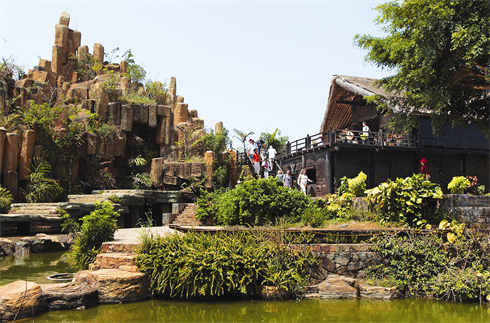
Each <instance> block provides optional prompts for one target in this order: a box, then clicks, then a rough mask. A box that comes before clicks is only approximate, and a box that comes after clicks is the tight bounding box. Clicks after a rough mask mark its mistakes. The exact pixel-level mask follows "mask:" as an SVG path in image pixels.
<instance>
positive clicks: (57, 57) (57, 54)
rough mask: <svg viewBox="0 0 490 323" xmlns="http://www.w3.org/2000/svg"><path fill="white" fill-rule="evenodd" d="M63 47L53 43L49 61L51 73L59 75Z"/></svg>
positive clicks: (61, 68) (61, 65)
mask: <svg viewBox="0 0 490 323" xmlns="http://www.w3.org/2000/svg"><path fill="white" fill-rule="evenodd" d="M63 53H64V51H63V47H62V46H61V45H58V44H54V45H53V49H52V52H51V54H52V57H51V62H52V69H53V73H55V74H58V75H61V74H62V73H61V72H62V70H63V64H64V61H63Z"/></svg>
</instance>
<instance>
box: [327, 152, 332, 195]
mask: <svg viewBox="0 0 490 323" xmlns="http://www.w3.org/2000/svg"><path fill="white" fill-rule="evenodd" d="M325 167H326V168H327V169H326V172H325V174H326V176H325V177H326V178H325V189H326V191H327V194H332V193H334V191H333V174H334V173H333V155H332V152H331V151H330V150H328V149H326V150H325Z"/></svg>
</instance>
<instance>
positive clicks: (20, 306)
mask: <svg viewBox="0 0 490 323" xmlns="http://www.w3.org/2000/svg"><path fill="white" fill-rule="evenodd" d="M45 307H46V300H45V298H44V294H43V291H42V289H41V286H40V285H38V284H36V283H32V282H26V281H23V280H19V281H16V282H13V283H10V284H7V285H5V286H0V317H1V319H2V320H4V321H11V320H14V318H15V319H22V318H25V317H31V316H32V314H33V313H38V312H40V311H42V310H44V308H45Z"/></svg>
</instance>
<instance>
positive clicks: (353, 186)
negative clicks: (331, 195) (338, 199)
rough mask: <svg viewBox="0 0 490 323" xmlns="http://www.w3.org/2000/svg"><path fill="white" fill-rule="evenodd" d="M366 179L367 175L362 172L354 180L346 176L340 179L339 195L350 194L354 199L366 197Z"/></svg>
mask: <svg viewBox="0 0 490 323" xmlns="http://www.w3.org/2000/svg"><path fill="white" fill-rule="evenodd" d="M366 179H367V175H366V174H364V172H362V171H361V172H360V173H359V174H358V175H357V176H356V177H354V178H347V176H344V177H342V178H341V179H340V187H339V189H338V190H337V193H338V194H339V195H343V194H345V193H350V194H352V195H353V197H362V196H366V193H365V190H366Z"/></svg>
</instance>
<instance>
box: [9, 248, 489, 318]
mask: <svg viewBox="0 0 490 323" xmlns="http://www.w3.org/2000/svg"><path fill="white" fill-rule="evenodd" d="M0 269H1V271H0V285H6V284H8V283H11V282H13V281H16V280H22V279H23V280H29V281H33V282H36V283H41V284H46V283H53V281H50V280H48V279H47V278H46V277H47V276H49V275H52V274H55V273H64V272H71V270H70V268H69V267H68V263H67V261H66V255H65V254H64V253H63V252H56V253H43V254H33V255H30V256H18V257H3V258H0ZM35 322H37V323H39V322H93V323H97V322H128V323H129V322H134V323H136V322H441V323H442V322H444V323H446V322H485V323H488V322H490V306H489V305H488V304H483V305H481V304H478V303H449V302H443V301H436V300H427V299H397V300H391V301H382V300H365V299H354V300H325V299H309V300H286V301H256V300H243V301H229V302H224V301H219V302H211V301H209V302H202V301H200V302H197V301H184V300H161V299H151V300H147V301H144V302H138V303H126V304H113V305H99V306H94V307H91V308H87V309H86V310H62V311H50V312H44V313H42V314H40V315H38V316H36V318H35Z"/></svg>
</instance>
